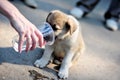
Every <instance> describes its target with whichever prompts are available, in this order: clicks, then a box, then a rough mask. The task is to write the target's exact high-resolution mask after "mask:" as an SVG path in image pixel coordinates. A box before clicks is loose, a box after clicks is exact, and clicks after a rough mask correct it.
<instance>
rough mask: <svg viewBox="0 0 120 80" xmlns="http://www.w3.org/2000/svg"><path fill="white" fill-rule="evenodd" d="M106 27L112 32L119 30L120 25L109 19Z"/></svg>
mask: <svg viewBox="0 0 120 80" xmlns="http://www.w3.org/2000/svg"><path fill="white" fill-rule="evenodd" d="M106 27H107V28H109V29H110V30H112V31H116V30H117V29H118V24H117V22H116V21H115V20H114V19H107V20H106Z"/></svg>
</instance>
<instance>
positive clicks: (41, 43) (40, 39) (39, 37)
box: [35, 31, 45, 47]
mask: <svg viewBox="0 0 120 80" xmlns="http://www.w3.org/2000/svg"><path fill="white" fill-rule="evenodd" d="M35 33H36V35H37V37H38V44H39V46H40V47H42V46H43V45H44V44H45V41H44V39H43V35H42V33H41V32H40V31H36V32H35Z"/></svg>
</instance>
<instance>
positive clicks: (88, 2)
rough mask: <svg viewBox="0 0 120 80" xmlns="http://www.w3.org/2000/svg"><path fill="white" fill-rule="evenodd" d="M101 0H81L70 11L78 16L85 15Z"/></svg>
mask: <svg viewBox="0 0 120 80" xmlns="http://www.w3.org/2000/svg"><path fill="white" fill-rule="evenodd" d="M99 1H100V0H80V1H78V2H77V3H76V6H75V8H73V9H72V10H71V11H70V13H71V14H72V15H73V16H74V17H76V18H81V17H84V16H85V15H86V14H88V13H90V12H91V11H92V10H93V9H94V8H95V6H96V5H97V4H98V2H99Z"/></svg>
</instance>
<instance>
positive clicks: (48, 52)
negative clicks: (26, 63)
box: [34, 46, 53, 68]
mask: <svg viewBox="0 0 120 80" xmlns="http://www.w3.org/2000/svg"><path fill="white" fill-rule="evenodd" d="M52 53H53V48H52V47H51V46H46V48H45V51H44V53H43V56H42V57H41V59H38V60H36V61H35V63H34V65H35V66H36V67H40V68H43V67H45V66H46V65H47V64H48V63H49V60H50V57H51V55H52Z"/></svg>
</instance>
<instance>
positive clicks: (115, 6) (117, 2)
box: [104, 0, 120, 31]
mask: <svg viewBox="0 0 120 80" xmlns="http://www.w3.org/2000/svg"><path fill="white" fill-rule="evenodd" d="M104 17H105V25H106V27H107V28H109V29H111V30H114V31H115V30H117V29H118V20H119V19H120V0H112V1H111V4H110V7H109V9H108V10H107V11H106V13H105V15H104Z"/></svg>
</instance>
